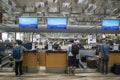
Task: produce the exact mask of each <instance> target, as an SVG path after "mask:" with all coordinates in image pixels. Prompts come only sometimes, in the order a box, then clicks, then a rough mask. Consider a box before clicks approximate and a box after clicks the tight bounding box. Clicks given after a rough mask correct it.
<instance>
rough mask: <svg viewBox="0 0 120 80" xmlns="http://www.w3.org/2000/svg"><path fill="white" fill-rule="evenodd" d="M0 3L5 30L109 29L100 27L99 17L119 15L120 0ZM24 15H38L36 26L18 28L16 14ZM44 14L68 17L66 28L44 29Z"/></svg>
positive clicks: (8, 0)
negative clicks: (33, 27)
mask: <svg viewBox="0 0 120 80" xmlns="http://www.w3.org/2000/svg"><path fill="white" fill-rule="evenodd" d="M0 4H1V5H0V12H2V14H3V18H2V23H1V24H0V29H1V30H3V31H8V32H9V31H10V32H17V31H20V32H23V31H26V32H90V33H93V32H95V33H96V32H97V33H98V32H102V33H105V32H110V33H111V31H102V30H101V29H100V26H101V20H102V19H103V18H106V19H108V18H109V19H119V18H120V0H1V1H0ZM24 16H27V17H29V16H32V17H38V19H39V28H38V29H19V28H18V25H17V22H18V18H19V17H24ZM47 17H67V19H68V28H67V30H48V29H46V22H47V21H46V18H47ZM112 32H113V33H115V32H116V31H112ZM116 33H119V31H117V32H116Z"/></svg>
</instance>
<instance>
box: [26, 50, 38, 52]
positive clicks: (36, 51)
mask: <svg viewBox="0 0 120 80" xmlns="http://www.w3.org/2000/svg"><path fill="white" fill-rule="evenodd" d="M24 52H25V53H29V52H32V53H37V52H38V51H37V50H30V51H24Z"/></svg>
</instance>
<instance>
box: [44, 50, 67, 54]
mask: <svg viewBox="0 0 120 80" xmlns="http://www.w3.org/2000/svg"><path fill="white" fill-rule="evenodd" d="M45 52H46V53H67V51H66V50H55V51H52V50H47V51H45Z"/></svg>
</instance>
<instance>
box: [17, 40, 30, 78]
mask: <svg viewBox="0 0 120 80" xmlns="http://www.w3.org/2000/svg"><path fill="white" fill-rule="evenodd" d="M15 47H21V48H20V53H21V57H20V59H15V75H16V76H20V75H23V70H22V63H23V57H24V56H23V51H28V49H26V48H25V47H24V46H22V41H21V40H16V45H15Z"/></svg>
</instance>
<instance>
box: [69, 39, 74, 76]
mask: <svg viewBox="0 0 120 80" xmlns="http://www.w3.org/2000/svg"><path fill="white" fill-rule="evenodd" d="M73 44H74V40H70V41H69V45H68V69H67V73H68V74H74V71H75V68H76V55H75V56H74V55H73V54H72V52H71V50H72V45H73Z"/></svg>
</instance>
